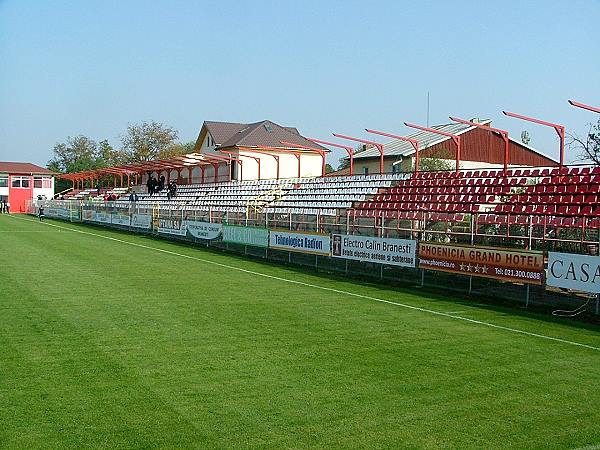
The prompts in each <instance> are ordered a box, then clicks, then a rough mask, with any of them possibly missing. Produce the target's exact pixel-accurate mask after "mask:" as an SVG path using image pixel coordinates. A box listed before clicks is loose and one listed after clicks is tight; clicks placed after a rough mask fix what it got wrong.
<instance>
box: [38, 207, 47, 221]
mask: <svg viewBox="0 0 600 450" xmlns="http://www.w3.org/2000/svg"><path fill="white" fill-rule="evenodd" d="M38 217H39V218H40V222H43V221H44V218H45V217H46V215H45V214H44V205H43V204H41V205H40V207H39V208H38Z"/></svg>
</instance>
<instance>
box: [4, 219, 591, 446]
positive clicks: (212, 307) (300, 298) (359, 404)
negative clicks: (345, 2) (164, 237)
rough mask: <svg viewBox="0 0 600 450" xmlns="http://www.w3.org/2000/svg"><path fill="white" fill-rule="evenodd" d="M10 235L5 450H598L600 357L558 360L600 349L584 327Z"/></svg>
mask: <svg viewBox="0 0 600 450" xmlns="http://www.w3.org/2000/svg"><path fill="white" fill-rule="evenodd" d="M53 223H55V224H58V225H60V226H62V227H64V228H61V229H57V228H53V227H52V226H51V225H50V224H53ZM68 229H75V230H78V231H83V232H86V231H92V232H93V233H94V236H91V235H87V234H83V233H80V232H78V233H71V232H69V231H68ZM40 230H42V231H45V232H44V233H39V232H37V231H40ZM0 231H2V232H3V240H2V251H3V252H4V253H5V254H6V255H10V257H8V258H5V260H4V261H3V267H2V269H0V285H1V286H2V287H3V291H2V294H3V295H2V302H3V303H2V319H1V325H2V327H1V332H0V377H1V378H0V379H1V393H2V408H0V423H2V427H1V428H0V442H1V443H2V444H1V446H2V447H5V448H15V449H18V448H27V449H29V448H398V447H410V448H455V449H466V448H491V447H504V448H549V447H552V448H578V447H587V446H589V445H592V444H596V443H598V442H600V411H599V409H598V405H599V404H600V390H598V389H597V386H598V384H599V383H600V371H599V370H598V367H599V365H600V355H599V353H598V352H597V351H595V350H593V349H590V348H582V347H575V346H573V345H570V344H568V343H567V342H564V341H562V342H561V339H564V340H568V341H576V342H582V343H585V344H589V345H591V346H594V347H599V346H600V334H599V332H598V328H597V327H594V326H592V325H590V326H585V327H584V326H577V325H573V324H567V323H566V322H564V321H559V320H557V319H553V320H550V319H548V318H547V317H544V318H540V317H538V316H535V315H528V314H524V313H519V312H517V311H516V310H509V309H494V308H484V307H478V306H476V305H474V304H473V303H472V302H470V301H468V300H465V299H458V298H456V297H450V296H436V297H435V298H431V297H430V296H428V295H427V294H426V293H424V292H423V291H420V290H419V291H417V290H412V291H411V290H406V289H404V290H398V289H392V288H385V287H382V286H381V285H375V284H368V283H358V282H353V281H352V280H349V279H339V278H329V277H322V276H319V275H317V274H314V273H306V272H303V271H301V270H294V269H291V268H286V267H282V266H281V265H266V264H263V263H261V262H259V261H251V260H245V259H243V258H241V257H233V256H231V255H226V254H222V253H218V252H210V251H205V250H201V249H195V248H191V247H187V246H182V245H177V244H174V243H170V242H165V241H157V240H149V239H148V238H147V237H143V236H136V235H130V234H125V233H120V232H116V231H111V230H106V229H99V228H92V229H90V228H88V227H85V226H80V225H74V224H66V223H60V222H54V221H49V223H46V224H40V223H39V222H35V221H31V222H28V221H26V220H21V219H19V220H17V219H14V218H10V217H4V216H0ZM22 231H29V232H22ZM102 236H105V237H108V238H112V239H113V240H110V239H104V238H102ZM119 239H120V240H122V241H119ZM123 241H127V242H128V243H131V244H133V245H128V244H126V243H124V242H123ZM155 249H158V250H155ZM160 250H162V251H160ZM181 254H183V255H185V257H181V256H178V255H181ZM30 260H31V261H41V262H43V263H40V264H24V263H23V261H30ZM99 262H105V263H104V264H99ZM217 264H218V265H217ZM233 267H239V268H240V269H241V270H234V269H233ZM57 268H60V271H59V272H57ZM257 273H260V274H264V275H265V276H260V275H258V274H257ZM426 277H433V272H431V271H427V274H426ZM288 279H289V280H293V283H289V282H286V281H285V280H288ZM444 279H445V280H447V278H444ZM107 280H110V282H107ZM36 282H39V283H38V284H39V286H35V283H36ZM415 283H417V280H415ZM321 286H322V287H324V288H325V289H322V288H320V287H321ZM345 292H349V293H350V294H346V293H345ZM361 296H363V297H361ZM373 298H377V299H382V300H384V301H388V302H390V303H382V302H376V301H373ZM394 303H395V304H394ZM398 303H401V304H405V305H409V306H410V307H413V309H411V308H406V307H402V306H398V305H397V304H398ZM431 310H433V311H438V312H440V313H450V312H453V313H452V314H451V315H449V316H440V315H435V314H431V313H430V312H428V311H431ZM456 311H461V312H460V313H456ZM454 316H462V317H467V318H468V319H469V320H470V321H465V320H460V319H457V318H456V317H454ZM486 323H491V324H493V325H496V326H497V327H496V328H494V327H490V326H486V325H485V324H486ZM511 329H518V330H523V331H525V332H526V333H535V334H526V333H523V334H521V333H515V332H512V331H511ZM542 336H550V337H552V338H553V339H555V340H550V339H543V338H542ZM500 444H502V445H500Z"/></svg>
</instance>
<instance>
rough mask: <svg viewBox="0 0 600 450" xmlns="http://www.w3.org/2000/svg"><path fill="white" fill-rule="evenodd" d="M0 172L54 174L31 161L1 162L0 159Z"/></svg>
mask: <svg viewBox="0 0 600 450" xmlns="http://www.w3.org/2000/svg"><path fill="white" fill-rule="evenodd" d="M0 172H1V173H11V174H12V173H21V174H25V173H35V174H44V175H54V173H55V172H52V171H51V170H48V169H46V168H44V167H40V166H36V165H35V164H31V163H21V162H2V161H0Z"/></svg>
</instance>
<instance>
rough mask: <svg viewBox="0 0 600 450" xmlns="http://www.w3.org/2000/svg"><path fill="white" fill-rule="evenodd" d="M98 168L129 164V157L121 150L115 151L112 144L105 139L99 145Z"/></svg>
mask: <svg viewBox="0 0 600 450" xmlns="http://www.w3.org/2000/svg"><path fill="white" fill-rule="evenodd" d="M97 155H98V158H97V161H98V166H101V167H111V166H118V165H121V164H124V163H126V162H127V156H126V155H125V153H124V152H123V151H121V150H115V149H114V148H113V146H112V145H110V143H109V142H108V141H107V140H106V139H104V140H102V141H100V142H99V143H98V152H97Z"/></svg>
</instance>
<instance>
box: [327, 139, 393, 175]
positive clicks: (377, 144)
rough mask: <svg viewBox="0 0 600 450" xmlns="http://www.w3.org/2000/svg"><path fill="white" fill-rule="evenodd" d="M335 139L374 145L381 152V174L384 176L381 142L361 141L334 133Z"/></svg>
mask: <svg viewBox="0 0 600 450" xmlns="http://www.w3.org/2000/svg"><path fill="white" fill-rule="evenodd" d="M332 134H333V135H334V136H335V137H337V138H340V139H348V140H349V141H355V142H362V143H363V144H369V145H374V146H375V147H376V148H377V150H378V151H379V173H380V174H383V172H384V169H383V144H380V143H379V142H373V141H367V140H366V139H359V138H355V137H351V136H345V135H343V134H336V133H332Z"/></svg>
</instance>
